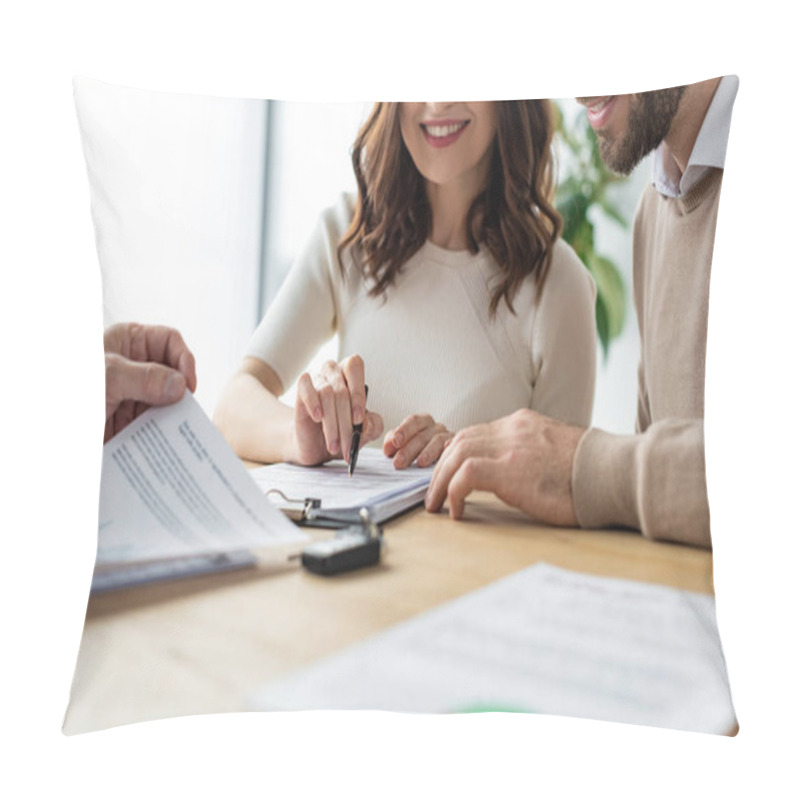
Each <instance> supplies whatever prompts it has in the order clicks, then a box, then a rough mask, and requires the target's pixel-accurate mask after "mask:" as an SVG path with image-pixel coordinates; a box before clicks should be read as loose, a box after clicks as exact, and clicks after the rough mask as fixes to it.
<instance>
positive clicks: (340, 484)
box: [251, 448, 433, 522]
mask: <svg viewBox="0 0 800 800" xmlns="http://www.w3.org/2000/svg"><path fill="white" fill-rule="evenodd" d="M251 475H252V476H253V480H255V482H256V483H257V484H258V485H259V486H260V487H261V489H262V490H263V491H264V492H267V491H269V490H274V489H279V490H280V491H281V492H282V493H283V495H284V496H285V497H286V498H288V499H289V500H292V501H293V500H297V501H300V502H301V503H302V502H303V501H304V500H305V499H306V498H308V497H313V498H316V499H318V500H320V501H321V504H322V508H323V509H356V510H358V509H359V508H360V507H361V506H369V507H371V508H373V509H375V510H376V511H378V512H379V511H380V509H381V508H382V506H383V505H384V504H387V503H390V502H391V500H393V499H395V498H396V497H398V496H404V495H408V496H410V497H412V498H415V500H416V501H419V500H421V499H422V498H423V497H424V496H425V491H426V490H427V487H428V484H429V483H430V480H431V476H432V475H433V467H426V468H424V469H421V468H420V467H417V466H416V465H412V466H410V467H408V468H406V469H396V468H395V467H394V465H393V463H392V460H391V459H390V458H387V457H386V456H385V455H383V453H382V452H381V451H380V450H377V449H374V448H364V449H363V450H361V451H360V452H359V454H358V462H357V464H356V469H355V471H354V472H353V474H352V476H351V475H349V474H348V471H347V464H345V462H344V461H341V460H338V461H331V462H328V463H327V464H323V465H322V466H319V467H299V466H296V465H294V464H271V465H270V466H267V467H258V468H256V469H254V470H252V472H251ZM268 496H269V497H270V499H271V500H272V502H273V503H275V505H276V506H282V505H285V500H284V498H282V497H281V496H280V495H279V494H277V493H272V494H270V495H268ZM374 518H375V521H376V522H381V521H382V518H381V515H380V513H378V514H377V515H375V516H374Z"/></svg>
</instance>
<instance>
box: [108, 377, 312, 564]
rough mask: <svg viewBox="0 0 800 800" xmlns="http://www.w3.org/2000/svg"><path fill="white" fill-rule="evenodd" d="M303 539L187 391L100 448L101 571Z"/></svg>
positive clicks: (129, 426)
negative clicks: (175, 400) (101, 466)
mask: <svg viewBox="0 0 800 800" xmlns="http://www.w3.org/2000/svg"><path fill="white" fill-rule="evenodd" d="M307 538H308V537H307V536H306V535H305V534H303V533H301V532H300V531H298V529H297V528H296V527H295V526H294V525H293V524H292V523H291V522H289V520H287V519H286V517H285V516H284V515H283V514H281V513H280V512H278V511H277V510H276V509H275V508H274V507H273V506H272V504H271V503H270V502H269V501H268V500H267V499H266V498H265V497H264V495H263V493H262V492H261V491H260V490H259V489H258V487H257V486H256V485H255V483H254V482H253V480H252V478H251V477H250V476H249V474H248V472H247V470H246V469H245V468H244V466H243V465H242V463H241V462H240V461H239V459H238V458H237V457H236V455H235V454H234V453H233V451H232V450H231V449H230V448H229V447H228V445H227V443H226V442H225V440H224V439H223V437H222V434H221V433H220V432H219V431H218V430H217V429H216V428H215V427H214V425H213V423H212V422H211V420H210V419H209V418H208V417H207V416H206V414H205V413H204V412H203V410H202V409H201V408H200V406H199V404H198V403H197V401H196V400H195V399H194V397H193V396H192V395H191V394H190V393H189V392H187V393H186V395H185V396H184V397H183V399H182V400H181V401H180V402H178V403H175V404H174V405H170V406H163V407H160V408H151V409H149V410H148V411H146V412H145V413H144V414H142V416H140V417H138V418H137V419H136V420H134V421H133V422H132V423H131V424H130V425H128V426H127V427H126V428H124V429H123V430H122V431H121V432H120V433H118V434H117V435H116V436H115V437H114V438H112V439H111V440H110V441H108V442H107V443H106V444H105V446H104V447H103V469H102V476H101V483H100V524H99V531H98V548H97V565H98V567H100V568H102V567H104V566H107V565H110V564H130V563H134V562H141V561H149V560H154V559H164V558H173V557H176V556H188V555H199V554H204V553H224V552H230V551H232V550H242V549H250V548H261V547H266V546H270V545H285V544H288V543H291V542H298V541H304V540H306V539H307Z"/></svg>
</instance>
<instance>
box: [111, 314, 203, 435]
mask: <svg viewBox="0 0 800 800" xmlns="http://www.w3.org/2000/svg"><path fill="white" fill-rule="evenodd" d="M103 346H104V349H105V352H106V428H105V436H104V438H103V441H104V442H107V441H108V440H109V439H110V438H111V437H112V436H113V435H114V434H115V433H118V432H119V431H121V430H122V429H123V428H124V427H125V426H126V425H127V424H128V423H130V422H131V421H132V420H134V419H135V418H136V417H138V416H139V414H141V413H142V412H143V411H144V410H145V409H147V408H149V407H150V406H158V405H168V404H169V403H174V402H177V401H178V400H180V399H181V397H183V393H184V391H186V389H187V388H188V389H189V390H190V391H192V392H193V391H194V390H195V388H196V387H197V375H196V374H195V365H194V356H193V355H192V353H191V351H190V350H189V348H188V347H187V346H186V343H185V342H184V341H183V338H182V337H181V335H180V333H178V331H176V330H175V329H174V328H168V327H165V326H163V325H139V324H137V323H134V322H124V323H119V324H117V325H112V326H111V327H110V328H107V329H106V331H105V334H104V336H103Z"/></svg>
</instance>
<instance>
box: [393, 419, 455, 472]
mask: <svg viewBox="0 0 800 800" xmlns="http://www.w3.org/2000/svg"><path fill="white" fill-rule="evenodd" d="M452 438H453V434H452V433H451V432H450V431H449V430H447V428H445V426H444V425H442V424H441V423H438V422H436V421H435V420H434V419H433V417H431V416H430V415H429V414H413V415H412V416H410V417H406V418H405V419H404V420H403V421H402V422H401V423H400V424H399V425H398V426H397V427H396V428H395V429H394V430H393V431H389V433H387V434H386V438H385V439H384V440H383V453H384V455H386V456H388V457H389V458H391V459H393V461H394V465H395V467H396V468H397V469H403V468H405V467H407V466H409V465H410V464H413V463H414V459H416V461H417V465H418V466H420V467H429V466H430V465H431V464H433V463H434V462H436V461H437V460H438V459H439V456H441V455H442V453H443V452H444V449H445V447H447V445H448V444H449V443H450V440H451V439H452Z"/></svg>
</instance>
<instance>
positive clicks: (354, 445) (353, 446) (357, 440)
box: [347, 384, 369, 478]
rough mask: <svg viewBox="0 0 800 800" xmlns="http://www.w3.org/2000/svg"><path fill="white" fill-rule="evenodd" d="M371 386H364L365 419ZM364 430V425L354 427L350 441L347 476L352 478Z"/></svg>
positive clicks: (359, 424) (360, 423) (361, 423)
mask: <svg viewBox="0 0 800 800" xmlns="http://www.w3.org/2000/svg"><path fill="white" fill-rule="evenodd" d="M368 392H369V386H367V385H366V384H365V385H364V417H365V418H366V416H367V394H368ZM363 430H364V423H363V422H359V423H358V425H353V438H352V439H351V440H350V464H349V465H348V467H347V474H348V475H349V476H350V477H351V478H352V477H353V471H354V470H355V468H356V461H358V448H359V446H360V445H361V433H362V431H363Z"/></svg>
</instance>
